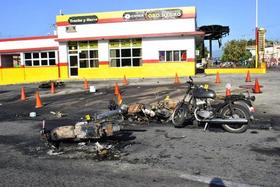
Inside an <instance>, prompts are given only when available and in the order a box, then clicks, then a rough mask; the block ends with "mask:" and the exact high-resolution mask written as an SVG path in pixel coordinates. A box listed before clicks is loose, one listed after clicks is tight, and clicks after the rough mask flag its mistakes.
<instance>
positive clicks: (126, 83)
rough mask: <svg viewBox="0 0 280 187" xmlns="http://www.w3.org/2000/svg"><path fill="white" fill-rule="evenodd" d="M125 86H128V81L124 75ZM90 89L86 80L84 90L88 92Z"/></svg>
mask: <svg viewBox="0 0 280 187" xmlns="http://www.w3.org/2000/svg"><path fill="white" fill-rule="evenodd" d="M123 84H124V85H125V86H127V85H128V80H127V79H126V76H125V75H124V77H123ZM88 89H89V83H88V81H87V79H85V80H84V90H85V91H87V90H88Z"/></svg>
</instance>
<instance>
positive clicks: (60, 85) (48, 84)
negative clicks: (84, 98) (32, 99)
mask: <svg viewBox="0 0 280 187" xmlns="http://www.w3.org/2000/svg"><path fill="white" fill-rule="evenodd" d="M52 82H53V83H54V87H55V88H63V87H65V83H64V82H62V81H48V82H43V83H41V84H40V85H39V88H43V89H44V88H51V84H52Z"/></svg>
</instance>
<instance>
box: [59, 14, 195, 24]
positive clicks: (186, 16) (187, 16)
mask: <svg viewBox="0 0 280 187" xmlns="http://www.w3.org/2000/svg"><path fill="white" fill-rule="evenodd" d="M195 17H196V15H195V14H192V13H190V14H183V15H182V17H181V18H177V19H191V18H195ZM136 21H137V20H135V21H126V20H124V19H123V18H106V19H98V22H97V23H94V24H102V23H119V22H136ZM139 21H154V20H139ZM56 25H57V26H68V25H71V24H70V23H69V22H68V21H61V22H57V23H56Z"/></svg>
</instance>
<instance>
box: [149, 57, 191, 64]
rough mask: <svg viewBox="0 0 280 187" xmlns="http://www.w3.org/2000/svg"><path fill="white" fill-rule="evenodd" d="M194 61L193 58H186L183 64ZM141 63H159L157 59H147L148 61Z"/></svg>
mask: <svg viewBox="0 0 280 187" xmlns="http://www.w3.org/2000/svg"><path fill="white" fill-rule="evenodd" d="M194 61H195V59H194V58H187V60H186V61H183V62H194ZM143 63H144V64H152V63H160V61H159V60H158V59H148V60H143ZM165 63H166V62H165ZM167 63H168V62H167Z"/></svg>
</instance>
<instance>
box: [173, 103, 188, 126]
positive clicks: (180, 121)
mask: <svg viewBox="0 0 280 187" xmlns="http://www.w3.org/2000/svg"><path fill="white" fill-rule="evenodd" d="M187 114H188V107H187V105H185V104H180V103H179V104H178V105H177V106H176V108H175V110H174V112H173V114H172V116H171V121H172V123H173V125H174V127H177V128H180V127H183V126H184V122H185V120H186V116H187Z"/></svg>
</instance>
